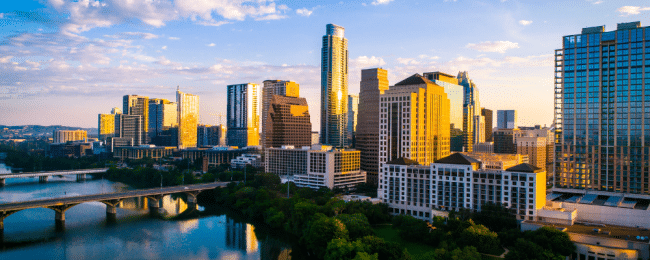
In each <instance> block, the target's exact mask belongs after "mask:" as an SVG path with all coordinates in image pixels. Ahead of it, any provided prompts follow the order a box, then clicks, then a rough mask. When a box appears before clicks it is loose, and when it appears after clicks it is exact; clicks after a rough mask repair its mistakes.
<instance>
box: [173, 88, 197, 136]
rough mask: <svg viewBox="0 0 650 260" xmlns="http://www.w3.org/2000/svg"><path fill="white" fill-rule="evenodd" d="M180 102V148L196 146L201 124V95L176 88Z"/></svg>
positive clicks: (177, 101) (178, 102)
mask: <svg viewBox="0 0 650 260" xmlns="http://www.w3.org/2000/svg"><path fill="white" fill-rule="evenodd" d="M176 103H177V104H178V112H177V114H178V148H179V149H183V148H188V147H196V138H197V133H196V131H197V126H198V125H199V96H197V95H192V94H189V93H183V92H181V91H180V90H179V89H177V90H176Z"/></svg>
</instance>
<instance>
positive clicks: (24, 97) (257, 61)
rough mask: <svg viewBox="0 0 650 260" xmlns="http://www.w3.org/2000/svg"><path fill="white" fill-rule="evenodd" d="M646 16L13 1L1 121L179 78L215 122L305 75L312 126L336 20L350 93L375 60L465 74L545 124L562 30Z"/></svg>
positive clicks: (396, 69) (392, 78)
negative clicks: (251, 86) (231, 108)
mask: <svg viewBox="0 0 650 260" xmlns="http://www.w3.org/2000/svg"><path fill="white" fill-rule="evenodd" d="M649 18H650V2H648V1H646V0H638V1H632V0H629V1H628V0H571V1H569V0H567V1H555V0H544V1H536V0H535V1H534V0H531V1H516V0H427V1H406V0H360V1H325V0H321V1H282V0H275V1H274V0H214V1H210V0H175V1H168V0H147V1H138V0H103V1H93V0H77V1H69V0H42V1H29V0H24V1H5V2H3V4H2V5H0V124H2V125H26V124H39V125H66V126H76V127H97V114H100V113H110V111H111V108H113V107H120V108H121V107H122V96H123V95H126V94H138V95H146V96H149V97H150V98H166V99H169V100H171V101H174V100H175V91H176V87H177V86H179V87H180V89H181V91H183V92H186V93H192V94H197V95H199V96H200V123H202V124H218V123H219V120H220V119H219V115H220V114H223V115H225V113H226V86H227V85H229V84H239V83H247V82H252V83H258V84H261V83H262V81H264V80H266V79H281V80H291V81H295V82H297V83H299V84H300V95H301V96H303V97H306V98H307V101H308V104H309V110H310V114H311V121H312V126H313V129H314V130H317V129H319V127H320V122H319V119H320V73H319V72H320V71H319V70H320V48H321V47H322V46H321V45H322V36H323V35H324V34H325V26H326V24H328V23H334V24H337V25H340V26H343V27H345V37H346V38H347V39H348V50H349V70H348V72H349V82H348V86H349V93H350V94H356V93H358V92H359V81H360V78H361V70H362V69H366V68H376V67H382V68H384V69H386V70H388V79H389V82H390V85H393V84H395V83H397V82H399V81H401V80H402V79H405V78H407V77H408V76H410V75H412V74H415V73H420V74H422V73H423V72H431V71H441V72H445V73H448V74H452V75H457V74H458V72H459V71H468V73H469V76H470V78H471V79H472V80H473V81H474V83H475V84H476V86H477V87H478V89H479V100H480V105H481V106H482V107H485V108H487V109H492V110H500V109H514V110H517V113H518V115H517V116H518V124H519V125H521V126H532V125H535V124H539V125H549V126H550V125H551V124H552V120H553V70H554V67H553V64H554V61H553V59H554V57H553V55H554V50H555V49H558V48H560V47H561V43H562V41H561V39H562V36H564V35H573V34H579V33H580V31H581V28H584V27H591V26H600V25H605V26H606V31H612V30H615V28H616V24H617V23H623V22H632V21H641V23H642V26H648V25H650V19H649ZM495 115H496V113H495ZM221 120H223V123H224V124H225V116H223V117H222V119H221ZM494 121H496V118H495V119H494Z"/></svg>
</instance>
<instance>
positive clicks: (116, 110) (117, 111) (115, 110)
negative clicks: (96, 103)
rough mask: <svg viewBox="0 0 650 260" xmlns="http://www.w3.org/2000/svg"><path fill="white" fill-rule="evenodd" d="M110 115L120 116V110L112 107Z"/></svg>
mask: <svg viewBox="0 0 650 260" xmlns="http://www.w3.org/2000/svg"><path fill="white" fill-rule="evenodd" d="M111 114H114V115H115V114H122V109H120V108H119V107H114V108H113V109H111Z"/></svg>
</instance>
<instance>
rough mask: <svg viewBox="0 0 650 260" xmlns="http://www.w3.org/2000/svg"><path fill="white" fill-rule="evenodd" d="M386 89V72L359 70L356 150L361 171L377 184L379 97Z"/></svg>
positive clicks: (376, 69) (381, 70)
mask: <svg viewBox="0 0 650 260" xmlns="http://www.w3.org/2000/svg"><path fill="white" fill-rule="evenodd" d="M388 88H389V86H388V71H386V70H385V69H381V68H375V69H365V70H361V83H360V91H359V113H358V116H357V119H358V120H357V132H356V149H358V150H359V151H360V153H361V155H360V156H361V170H362V171H366V173H367V176H368V178H367V179H368V182H370V183H377V178H378V174H379V97H380V96H381V95H383V94H384V92H385V91H386V90H388Z"/></svg>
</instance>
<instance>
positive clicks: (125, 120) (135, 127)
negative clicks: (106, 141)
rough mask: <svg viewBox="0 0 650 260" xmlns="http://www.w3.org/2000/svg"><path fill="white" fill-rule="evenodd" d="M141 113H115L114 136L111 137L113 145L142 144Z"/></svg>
mask: <svg viewBox="0 0 650 260" xmlns="http://www.w3.org/2000/svg"><path fill="white" fill-rule="evenodd" d="M142 138H143V135H142V116H141V115H126V114H117V115H115V137H113V138H112V139H111V144H112V146H113V147H120V146H139V145H142V144H144V142H143V140H142Z"/></svg>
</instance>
